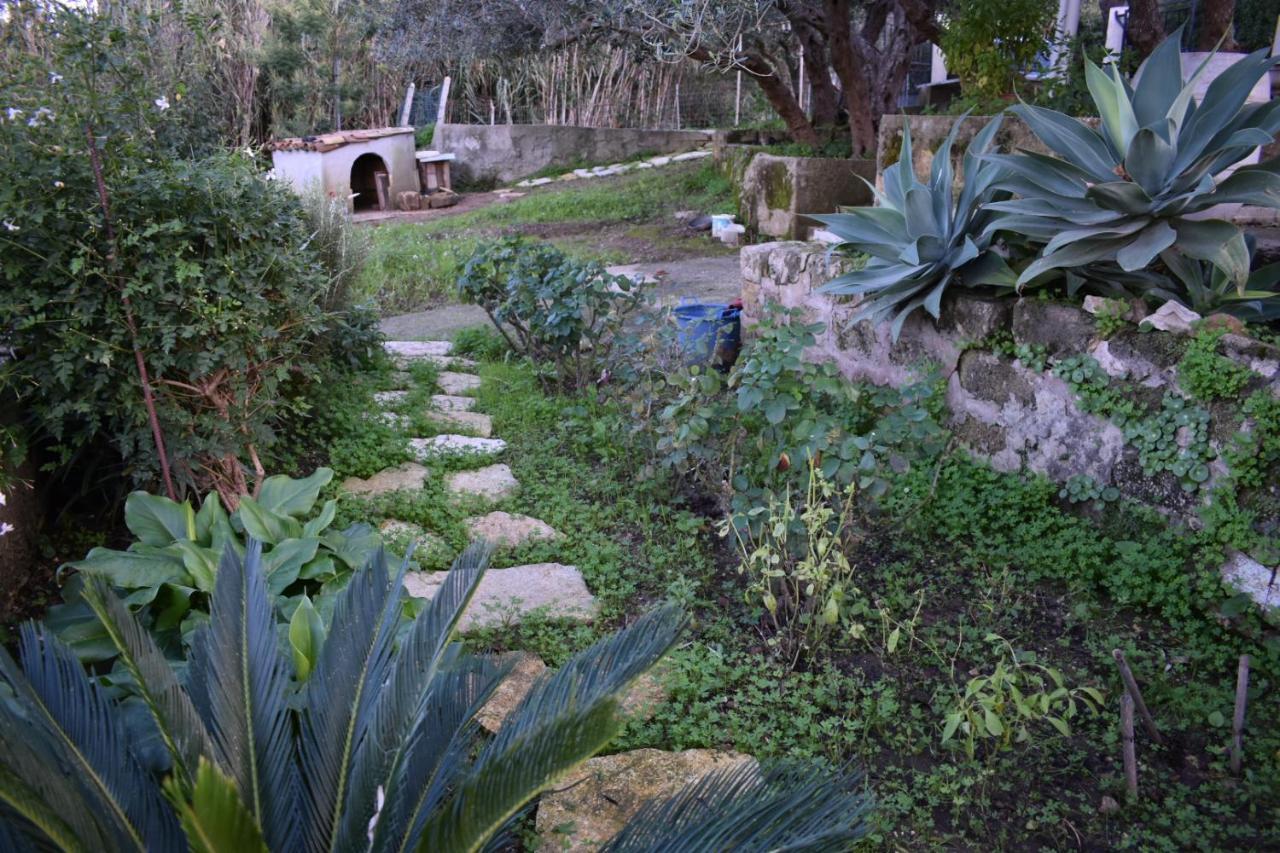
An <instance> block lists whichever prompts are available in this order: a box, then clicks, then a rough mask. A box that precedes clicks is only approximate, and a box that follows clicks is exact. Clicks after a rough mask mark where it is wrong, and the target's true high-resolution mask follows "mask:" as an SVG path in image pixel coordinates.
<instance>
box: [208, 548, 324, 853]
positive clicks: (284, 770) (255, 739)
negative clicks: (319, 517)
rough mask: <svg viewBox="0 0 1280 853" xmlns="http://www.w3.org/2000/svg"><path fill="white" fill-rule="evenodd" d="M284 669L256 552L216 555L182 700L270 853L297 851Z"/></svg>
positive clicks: (294, 785) (295, 790)
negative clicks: (187, 698) (187, 697)
mask: <svg viewBox="0 0 1280 853" xmlns="http://www.w3.org/2000/svg"><path fill="white" fill-rule="evenodd" d="M288 686H289V669H288V664H287V662H286V661H285V659H284V657H283V655H282V654H281V653H280V647H279V645H278V644H277V640H276V629H275V614H274V608H273V606H272V603H271V599H270V597H269V596H268V594H267V585H266V579H265V578H264V577H263V574H262V544H261V543H259V542H257V541H255V540H253V539H250V540H249V546H248V548H247V549H246V551H245V556H244V560H243V561H242V560H241V559H240V558H239V556H238V555H237V554H236V553H235V551H234V550H232V549H231V548H229V547H228V548H227V550H226V551H225V552H224V553H223V555H222V562H221V564H220V565H219V568H218V582H217V585H216V586H215V587H214V591H213V598H212V601H211V602H210V608H209V623H208V624H207V625H206V626H204V627H203V628H201V629H200V630H199V632H198V634H197V635H196V638H195V639H194V640H193V642H192V650H191V664H190V667H189V686H188V689H189V692H190V694H191V700H192V703H193V704H194V705H195V707H196V709H197V710H198V711H199V712H200V714H201V716H202V717H203V718H204V720H205V724H206V726H207V727H208V730H209V734H210V739H211V741H212V744H213V748H214V752H215V757H216V759H217V764H218V765H219V766H220V767H221V768H223V769H224V770H225V771H226V772H227V775H229V776H230V777H231V778H232V779H233V780H234V781H235V783H236V787H237V789H238V790H239V792H240V796H241V797H242V798H243V799H244V802H245V805H246V807H247V808H248V809H249V811H250V813H251V814H253V816H254V819H255V820H256V821H257V822H258V824H259V826H261V827H262V829H263V834H264V835H265V836H266V839H267V843H268V844H269V845H270V846H271V848H272V849H274V850H294V849H297V844H296V839H297V833H298V813H297V800H298V785H299V783H298V770H297V765H296V764H295V760H294V754H293V739H292V735H293V729H292V720H291V718H290V713H289V707H288V704H287V698H286V692H287V690H288Z"/></svg>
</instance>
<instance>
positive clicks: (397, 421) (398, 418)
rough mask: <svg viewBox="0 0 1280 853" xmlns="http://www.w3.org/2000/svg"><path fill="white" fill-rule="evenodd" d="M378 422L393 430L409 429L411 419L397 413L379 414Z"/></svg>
mask: <svg viewBox="0 0 1280 853" xmlns="http://www.w3.org/2000/svg"><path fill="white" fill-rule="evenodd" d="M378 420H380V421H382V422H383V423H384V424H386V425H387V426H389V427H391V428H392V429H408V427H409V422H410V420H411V418H410V417H409V416H408V415H399V414H396V413H395V412H379V413H378Z"/></svg>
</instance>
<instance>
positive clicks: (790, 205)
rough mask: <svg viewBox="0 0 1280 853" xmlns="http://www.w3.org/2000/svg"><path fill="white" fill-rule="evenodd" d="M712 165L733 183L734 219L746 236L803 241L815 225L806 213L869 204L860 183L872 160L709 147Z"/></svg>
mask: <svg viewBox="0 0 1280 853" xmlns="http://www.w3.org/2000/svg"><path fill="white" fill-rule="evenodd" d="M715 154H716V164H717V165H718V166H719V168H720V169H721V170H722V171H723V172H724V173H725V174H726V175H728V177H729V180H730V181H731V182H732V183H733V193H734V198H735V202H736V204H737V208H738V219H739V221H741V222H742V224H743V225H745V226H746V227H747V234H748V235H749V236H750V237H751V238H753V239H754V238H757V237H759V236H761V235H764V236H767V237H779V238H782V239H786V240H796V239H804V238H805V237H808V236H809V233H810V231H811V230H812V229H813V228H814V227H815V226H816V225H817V224H818V223H817V222H815V221H814V220H812V219H810V218H809V217H808V215H807V214H811V213H835V212H836V210H837V209H838V208H839V207H840V206H841V205H863V204H871V203H872V201H873V199H872V195H871V190H870V188H869V187H868V186H867V184H866V181H870V180H872V179H873V177H874V176H875V161H873V160H850V159H841V158H835V157H780V156H778V155H776V154H769V153H768V152H767V151H766V150H764V149H763V148H761V147H758V146H753V145H743V144H734V143H723V142H721V141H720V140H719V139H717V141H716V146H715Z"/></svg>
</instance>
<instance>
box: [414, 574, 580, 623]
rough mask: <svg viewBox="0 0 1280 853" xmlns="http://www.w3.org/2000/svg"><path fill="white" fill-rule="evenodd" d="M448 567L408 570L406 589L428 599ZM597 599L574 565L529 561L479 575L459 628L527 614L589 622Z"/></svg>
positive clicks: (517, 619) (518, 618)
mask: <svg viewBox="0 0 1280 853" xmlns="http://www.w3.org/2000/svg"><path fill="white" fill-rule="evenodd" d="M446 574H448V573H447V572H410V573H409V574H407V575H405V579H404V588H405V590H406V591H407V592H408V593H409V594H410V595H412V596H414V597H416V598H428V599H429V598H432V597H433V596H434V595H435V594H436V590H438V589H439V588H440V585H441V584H442V583H444V578H445V575H446ZM598 610H599V604H598V603H597V602H596V599H595V596H593V595H592V594H591V591H590V590H588V589H587V584H586V582H585V581H584V580H583V579H582V573H581V572H579V571H578V569H577V567H576V566H566V565H564V564H562V563H531V564H529V565H527V566H515V567H513V568H510V569H490V570H489V571H487V572H485V573H484V577H483V578H481V579H480V584H479V586H477V587H476V593H475V596H474V597H473V598H472V599H471V603H470V604H468V605H467V609H466V610H464V611H463V612H462V617H461V618H460V619H459V620H458V630H459V631H462V632H464V633H465V632H467V631H473V630H475V629H477V628H496V627H501V626H504V625H517V624H519V623H520V622H521V620H522V619H523V618H524V616H526V615H527V614H529V613H531V612H534V611H537V612H538V613H540V614H542V615H544V616H547V617H549V618H553V619H572V620H576V621H579V622H591V621H592V620H594V619H595V617H596V613H597V612H598Z"/></svg>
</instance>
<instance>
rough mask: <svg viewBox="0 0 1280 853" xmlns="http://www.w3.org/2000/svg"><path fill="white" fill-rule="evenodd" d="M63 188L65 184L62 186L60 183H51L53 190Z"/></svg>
mask: <svg viewBox="0 0 1280 853" xmlns="http://www.w3.org/2000/svg"><path fill="white" fill-rule="evenodd" d="M65 186H66V184H64V183H63V182H62V181H54V182H53V188H54V189H56V190H60V189H62V188H63V187H65Z"/></svg>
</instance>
